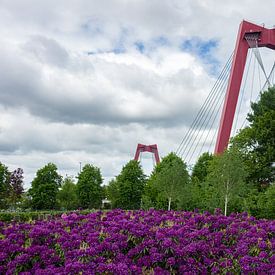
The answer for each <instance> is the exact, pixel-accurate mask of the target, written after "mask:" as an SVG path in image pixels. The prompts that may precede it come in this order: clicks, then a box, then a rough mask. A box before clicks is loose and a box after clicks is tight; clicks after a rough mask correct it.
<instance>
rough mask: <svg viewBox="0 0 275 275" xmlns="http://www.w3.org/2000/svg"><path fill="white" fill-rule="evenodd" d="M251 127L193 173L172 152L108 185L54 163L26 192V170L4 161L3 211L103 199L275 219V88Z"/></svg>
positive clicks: (94, 174) (94, 170)
mask: <svg viewBox="0 0 275 275" xmlns="http://www.w3.org/2000/svg"><path fill="white" fill-rule="evenodd" d="M251 107H252V112H251V113H249V114H248V116H247V120H248V122H249V125H248V126H247V127H246V128H244V129H243V130H241V131H240V132H239V133H238V135H236V136H235V137H234V138H233V139H232V140H231V141H230V145H229V148H228V150H226V151H225V152H224V153H223V154H222V155H219V156H214V155H211V154H209V153H204V154H202V155H201V156H200V157H199V159H198V160H197V162H196V164H195V165H194V167H193V169H192V172H191V174H189V173H188V171H187V166H186V163H185V162H184V160H182V159H181V158H179V157H178V156H177V155H176V154H174V153H170V154H168V155H167V156H165V157H164V158H163V159H162V161H161V162H160V163H159V164H158V165H156V166H155V168H154V170H153V172H152V173H151V175H150V176H149V177H147V176H146V175H145V174H144V172H143V170H142V167H141V165H140V163H139V162H137V161H134V160H131V161H129V162H128V163H127V164H126V165H125V166H124V167H123V168H122V171H121V173H120V174H119V175H118V176H117V177H116V178H115V179H113V180H111V181H110V182H109V184H108V185H107V186H103V185H102V182H103V179H102V175H101V171H100V169H99V168H98V167H96V166H93V165H91V164H87V165H85V166H84V167H83V170H82V171H81V172H80V173H79V175H78V176H77V177H76V180H75V179H74V178H71V177H66V178H65V179H62V177H61V176H60V175H59V174H58V171H57V167H56V165H55V164H52V163H49V164H47V165H46V166H45V167H43V168H41V169H39V170H38V171H37V173H36V177H35V178H34V179H33V181H32V183H31V188H30V189H29V190H28V192H26V193H23V188H22V182H23V180H22V179H23V176H22V173H23V171H22V169H21V170H20V169H17V170H16V171H17V172H16V171H14V172H12V173H10V172H9V171H8V168H7V167H6V166H5V165H3V164H0V196H1V197H0V199H1V205H0V206H1V208H8V207H15V206H16V207H20V208H26V209H35V210H45V209H63V210H73V209H78V208H83V209H92V208H94V209H98V208H101V207H103V205H102V200H103V199H105V198H107V199H108V200H110V202H111V203H110V205H108V207H110V208H122V209H140V208H142V209H149V208H155V209H178V210H179V209H184V210H195V209H199V210H201V211H202V210H207V211H210V212H213V211H214V209H216V208H221V209H222V210H223V212H224V214H225V215H227V214H229V213H231V212H241V211H247V212H249V213H250V214H252V215H253V216H256V217H259V218H271V219H272V218H275V184H274V182H275V167H274V165H275V88H274V87H273V88H269V89H268V91H266V92H264V93H262V94H261V97H260V100H259V102H257V103H252V106H251Z"/></svg>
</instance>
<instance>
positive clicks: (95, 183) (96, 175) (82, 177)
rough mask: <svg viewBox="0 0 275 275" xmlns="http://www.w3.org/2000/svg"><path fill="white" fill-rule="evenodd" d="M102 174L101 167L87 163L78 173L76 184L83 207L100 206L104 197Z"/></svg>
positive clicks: (80, 203) (80, 204)
mask: <svg viewBox="0 0 275 275" xmlns="http://www.w3.org/2000/svg"><path fill="white" fill-rule="evenodd" d="M102 182H103V179H102V176H101V172H100V169H99V168H98V167H96V166H93V165H91V164H86V165H85V166H84V167H83V169H82V171H81V172H80V173H79V175H78V181H77V184H76V190H77V196H78V201H79V206H80V207H82V208H99V207H100V206H101V202H102V199H103V190H102V186H101V185H102Z"/></svg>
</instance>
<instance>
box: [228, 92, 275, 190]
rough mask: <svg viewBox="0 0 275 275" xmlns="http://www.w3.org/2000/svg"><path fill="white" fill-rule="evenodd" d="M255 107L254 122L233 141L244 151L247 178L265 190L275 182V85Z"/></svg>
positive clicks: (262, 95)
mask: <svg viewBox="0 0 275 275" xmlns="http://www.w3.org/2000/svg"><path fill="white" fill-rule="evenodd" d="M251 108H252V113H250V114H248V121H249V122H250V125H249V126H248V127H246V128H245V129H243V130H241V131H240V133H239V134H238V135H237V136H236V137H234V138H233V139H232V142H231V143H232V144H233V146H234V147H237V148H238V149H239V151H240V152H241V153H242V159H243V162H244V163H245V165H246V167H247V171H248V175H247V178H246V181H247V182H250V183H254V184H257V187H258V188H259V189H262V188H265V187H266V186H267V185H268V184H270V183H272V182H275V168H274V167H273V165H272V164H273V163H274V161H275V87H272V88H269V89H268V90H267V91H265V92H263V93H262V94H261V97H260V100H259V102H257V103H252V105H251Z"/></svg>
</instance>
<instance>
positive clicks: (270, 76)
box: [239, 61, 275, 130]
mask: <svg viewBox="0 0 275 275" xmlns="http://www.w3.org/2000/svg"><path fill="white" fill-rule="evenodd" d="M274 72H275V61H274V63H273V66H272V68H271V70H270V73H269V75H268V81H266V82H265V83H264V85H263V86H262V87H261V88H260V93H258V96H257V98H256V99H255V102H257V101H258V100H259V99H260V95H261V92H262V91H265V90H266V89H267V88H268V87H269V84H268V83H270V84H271V86H273V85H275V82H274ZM251 102H252V100H251V99H250V103H251ZM250 111H251V104H250V108H249V111H248V112H250ZM246 122H247V119H246V118H245V119H244V120H243V123H242V124H241V127H240V128H239V130H240V129H243V128H244V127H245V124H246Z"/></svg>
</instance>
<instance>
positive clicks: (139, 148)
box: [134, 143, 160, 163]
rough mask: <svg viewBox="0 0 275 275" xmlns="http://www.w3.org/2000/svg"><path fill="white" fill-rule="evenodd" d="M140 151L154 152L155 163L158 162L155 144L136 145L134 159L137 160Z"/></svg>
mask: <svg viewBox="0 0 275 275" xmlns="http://www.w3.org/2000/svg"><path fill="white" fill-rule="evenodd" d="M142 152H149V153H152V154H154V156H155V161H156V163H159V162H160V159H159V152H158V147H157V144H152V145H144V144H140V143H139V144H138V145H137V150H136V154H135V158H134V160H136V161H138V160H139V155H140V153H142Z"/></svg>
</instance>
